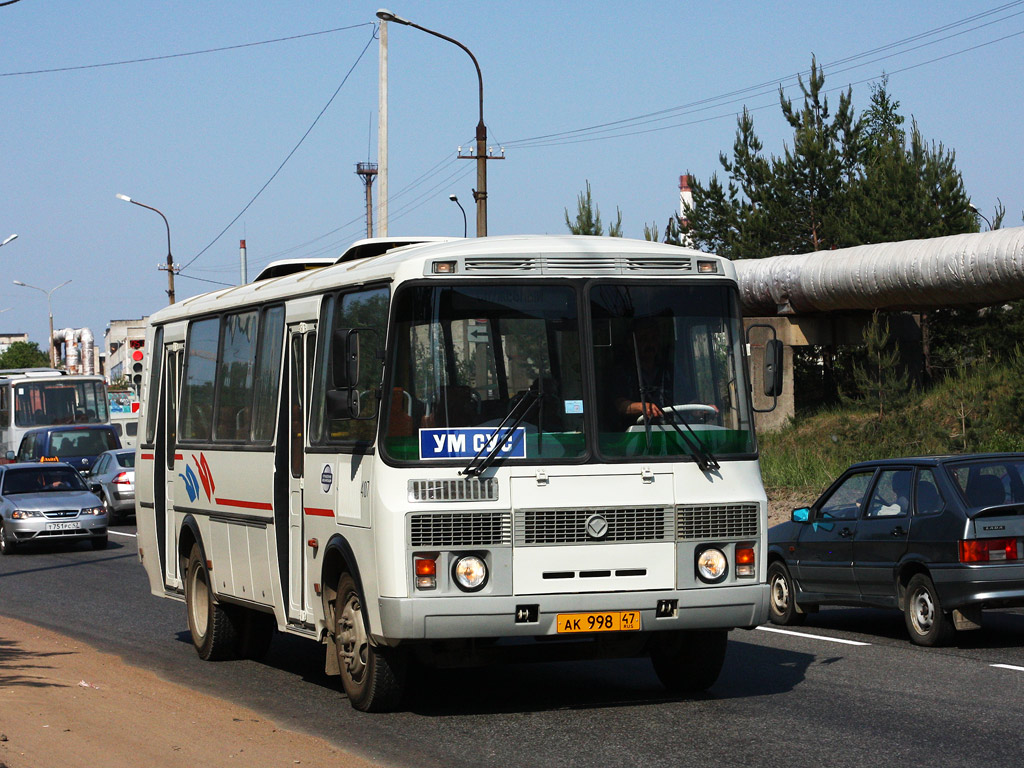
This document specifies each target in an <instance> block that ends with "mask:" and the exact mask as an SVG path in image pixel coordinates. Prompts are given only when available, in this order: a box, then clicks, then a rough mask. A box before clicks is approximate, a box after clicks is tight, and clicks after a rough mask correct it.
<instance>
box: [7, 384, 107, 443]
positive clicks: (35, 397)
mask: <svg viewBox="0 0 1024 768" xmlns="http://www.w3.org/2000/svg"><path fill="white" fill-rule="evenodd" d="M109 422H110V415H109V411H108V407H107V385H106V383H105V382H104V380H103V377H102V376H83V375H72V374H68V373H66V372H65V371H61V370H58V369H56V368H17V369H9V370H6V371H0V441H2V444H3V450H2V452H0V460H2V461H10V460H12V458H13V457H12V456H11V453H13V452H16V451H17V450H18V446H19V445H20V444H21V438H22V436H23V435H24V434H25V432H27V431H28V430H30V429H32V428H34V427H50V426H59V425H62V424H108V423H109Z"/></svg>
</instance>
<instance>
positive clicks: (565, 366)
mask: <svg viewBox="0 0 1024 768" xmlns="http://www.w3.org/2000/svg"><path fill="white" fill-rule="evenodd" d="M395 304H396V308H395V326H394V327H395V337H394V338H395V342H394V344H393V346H392V364H391V370H392V375H391V387H392V389H391V393H390V405H389V404H388V402H387V398H385V411H387V413H388V416H387V423H386V425H385V431H384V450H385V452H386V453H387V455H389V456H390V457H391V458H393V459H396V460H400V461H415V460H421V459H466V458H472V457H473V456H474V455H476V454H477V453H478V452H479V451H480V450H481V449H483V448H490V446H489V445H488V440H489V439H490V438H491V435H492V433H493V432H494V429H495V427H497V426H498V425H499V424H500V423H501V421H502V420H503V419H504V418H505V417H506V416H507V415H508V414H509V412H510V411H511V410H512V409H513V408H516V406H517V405H518V404H519V403H520V401H522V400H523V399H524V398H528V399H529V400H530V401H531V402H530V403H528V404H527V403H523V404H522V407H521V408H520V409H518V411H517V413H518V412H522V413H525V414H526V415H525V417H524V418H523V419H522V421H521V423H520V425H519V426H518V427H517V428H516V430H515V434H514V435H504V437H508V438H511V439H508V440H507V441H505V443H506V445H505V448H506V449H507V450H505V453H506V454H507V456H506V457H507V458H545V459H557V458H575V457H579V456H581V455H583V452H584V450H585V439H584V432H583V377H582V373H581V364H580V337H579V315H578V309H577V301H576V291H575V290H574V289H573V288H572V286H570V285H568V284H547V285H536V284H534V285H525V284H520V285H515V284H504V285H450V286H437V285H429V286H427V285H424V286H414V287H409V288H406V289H405V290H402V291H400V292H399V293H398V295H397V296H396V299H395Z"/></svg>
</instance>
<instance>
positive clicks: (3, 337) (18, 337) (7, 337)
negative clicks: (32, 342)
mask: <svg viewBox="0 0 1024 768" xmlns="http://www.w3.org/2000/svg"><path fill="white" fill-rule="evenodd" d="M18 341H24V342H26V343H27V342H28V334H27V333H0V355H2V354H3V353H4V352H6V351H7V350H8V349H10V346H11V344H14V343H15V342H18Z"/></svg>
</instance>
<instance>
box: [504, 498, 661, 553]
mask: <svg viewBox="0 0 1024 768" xmlns="http://www.w3.org/2000/svg"><path fill="white" fill-rule="evenodd" d="M673 523H674V521H673V515H672V510H671V509H666V508H664V507H653V508H628V509H520V510H517V511H516V515H515V543H516V544H517V545H519V546H545V545H557V544H601V543H609V544H611V543H616V544H621V543H623V542H650V541H672V539H673V538H674V533H673Z"/></svg>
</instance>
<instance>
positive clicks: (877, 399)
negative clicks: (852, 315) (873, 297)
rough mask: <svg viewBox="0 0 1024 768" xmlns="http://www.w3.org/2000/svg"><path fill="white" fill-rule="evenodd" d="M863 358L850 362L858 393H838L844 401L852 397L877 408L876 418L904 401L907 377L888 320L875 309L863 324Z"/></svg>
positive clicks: (883, 415)
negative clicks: (855, 395)
mask: <svg viewBox="0 0 1024 768" xmlns="http://www.w3.org/2000/svg"><path fill="white" fill-rule="evenodd" d="M863 341H864V362H863V363H854V364H853V385H854V389H855V391H856V392H857V395H858V397H857V398H854V397H851V396H848V395H845V394H843V393H841V397H842V399H843V400H844V401H846V402H851V401H854V400H855V399H856V400H858V401H859V402H861V403H864V404H865V405H868V406H870V407H871V408H872V409H877V410H878V420H879V421H882V420H883V419H884V418H885V415H886V411H887V410H893V409H895V408H898V407H899V406H900V405H901V404H903V403H904V402H905V401H906V396H907V393H908V392H909V377H908V375H907V371H906V369H905V368H904V367H903V366H902V364H901V363H900V350H899V347H898V346H897V345H896V344H894V343H893V342H892V334H891V333H890V331H889V321H888V319H885V318H883V317H882V316H881V315H880V314H879V313H878V312H875V313H874V314H872V316H871V322H869V323H868V324H867V325H866V326H864V335H863Z"/></svg>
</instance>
